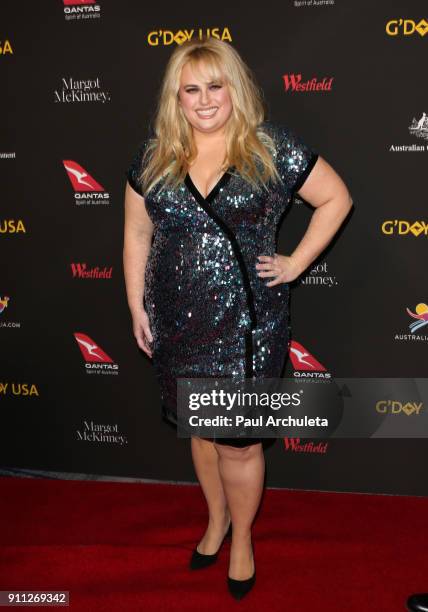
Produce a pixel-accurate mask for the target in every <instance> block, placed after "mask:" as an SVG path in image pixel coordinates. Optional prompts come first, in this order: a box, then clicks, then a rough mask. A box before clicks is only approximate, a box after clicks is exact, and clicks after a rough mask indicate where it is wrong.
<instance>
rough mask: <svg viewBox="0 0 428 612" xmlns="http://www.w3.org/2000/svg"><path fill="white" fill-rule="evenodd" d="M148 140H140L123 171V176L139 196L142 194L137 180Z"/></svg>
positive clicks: (141, 168)
mask: <svg viewBox="0 0 428 612" xmlns="http://www.w3.org/2000/svg"><path fill="white" fill-rule="evenodd" d="M147 144H148V140H143V141H142V142H140V144H139V146H138V149H137V151H136V152H135V154H134V156H133V157H132V159H131V162H130V164H129V166H128V168H127V170H126V171H125V176H126V178H127V180H128V183H129V184H130V185H131V187H132V189H133V190H134V191H136V192H137V193H138V194H139V195H140V196H143V195H144V194H143V190H142V187H141V183H140V180H139V176H140V174H141V172H142V170H143V155H144V153H145V151H146V148H147Z"/></svg>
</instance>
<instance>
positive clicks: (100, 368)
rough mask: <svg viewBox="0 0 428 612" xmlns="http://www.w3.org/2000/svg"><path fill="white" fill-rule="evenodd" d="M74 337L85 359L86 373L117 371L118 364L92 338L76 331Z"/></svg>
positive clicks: (113, 372) (111, 372) (116, 372)
mask: <svg viewBox="0 0 428 612" xmlns="http://www.w3.org/2000/svg"><path fill="white" fill-rule="evenodd" d="M74 337H75V339H76V342H77V344H78V345H79V348H80V351H81V353H82V356H83V359H84V360H85V369H86V373H87V374H118V373H119V366H118V364H117V363H114V362H113V359H112V358H111V357H109V356H108V355H107V353H106V352H104V351H103V349H102V348H101V347H99V346H98V344H97V343H96V342H94V341H93V340H92V338H90V337H89V336H87V335H86V334H82V333H80V332H76V333H75V334H74Z"/></svg>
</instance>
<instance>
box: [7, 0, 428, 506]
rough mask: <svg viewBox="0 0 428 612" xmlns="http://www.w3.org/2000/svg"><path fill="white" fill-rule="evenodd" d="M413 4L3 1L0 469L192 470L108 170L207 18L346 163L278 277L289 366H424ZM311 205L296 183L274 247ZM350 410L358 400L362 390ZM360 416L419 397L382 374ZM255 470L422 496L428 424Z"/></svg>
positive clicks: (403, 374)
mask: <svg viewBox="0 0 428 612" xmlns="http://www.w3.org/2000/svg"><path fill="white" fill-rule="evenodd" d="M427 31H428V13H427V11H426V5H425V3H423V2H417V1H413V2H411V3H408V2H404V0H402V1H400V2H399V1H389V0H388V1H386V0H383V1H381V2H377V3H372V2H368V1H366V2H364V1H360V0H286V1H285V2H282V3H278V2H273V1H271V0H268V1H266V2H263V4H255V5H253V6H251V5H248V6H247V5H246V6H245V7H244V6H243V5H242V4H239V3H237V4H233V3H232V4H231V3H230V2H222V1H221V0H220V1H219V2H217V3H215V6H212V7H211V6H209V5H208V4H206V3H205V4H201V3H200V2H194V1H190V2H185V3H176V2H160V3H152V4H150V3H149V4H144V3H141V2H137V1H136V0H135V1H132V0H121V1H120V2H118V1H114V0H100V1H99V2H96V1H95V0H80V1H78V0H52V1H51V2H29V1H28V2H21V3H7V4H6V5H5V6H3V7H2V20H1V23H0V75H1V77H0V78H1V95H0V108H1V117H0V127H1V129H0V202H1V206H0V248H1V261H2V265H1V275H0V343H1V372H0V409H1V423H2V442H1V445H0V465H1V466H2V467H3V468H16V469H18V468H19V469H22V470H27V469H40V470H54V471H57V472H64V473H65V472H72V473H84V474H93V475H111V476H131V477H132V476H134V477H141V478H148V479H160V480H174V481H193V482H194V481H196V477H195V473H194V469H193V465H192V461H191V454H190V444H189V440H188V439H183V438H178V437H177V435H176V431H175V430H174V429H173V428H172V427H171V426H170V425H168V423H166V422H165V421H163V420H162V419H161V416H160V414H161V413H160V395H159V389H158V386H157V381H156V378H155V374H154V371H153V368H152V365H151V362H150V359H149V358H148V357H147V356H146V355H145V354H144V353H143V352H142V351H141V350H140V349H138V347H137V344H136V342H135V339H134V336H133V333H132V321H131V316H130V313H129V310H128V305H127V300H126V293H125V283H124V276H123V265H122V249H123V223H124V190H125V181H126V178H125V172H126V169H127V168H128V165H129V163H130V161H131V159H132V157H133V155H134V153H135V151H136V149H137V147H138V145H139V143H140V142H141V140H142V139H143V138H145V137H146V136H147V134H148V133H149V130H150V125H151V121H152V119H153V115H154V111H155V105H156V97H157V94H158V90H159V86H160V83H161V80H162V76H163V71H164V68H165V65H166V62H167V61H168V58H169V56H170V54H171V52H172V50H173V49H174V48H175V46H176V45H180V44H182V43H183V41H185V40H187V39H189V38H198V37H200V36H202V35H203V34H208V35H210V36H213V37H216V38H220V39H222V40H225V41H227V42H229V43H230V44H232V45H234V46H235V47H236V49H237V50H238V51H239V53H240V54H241V55H242V57H243V59H244V60H245V61H246V62H247V63H248V65H249V66H250V67H251V69H252V70H253V71H254V73H255V75H256V78H257V80H258V82H259V84H260V86H261V88H262V89H263V91H264V94H265V99H266V105H267V118H268V119H270V120H272V121H278V122H280V123H282V124H285V125H288V126H289V127H290V128H291V129H293V130H294V131H295V132H297V133H298V134H299V135H300V136H301V137H302V138H303V140H304V141H305V142H307V143H308V144H309V145H311V146H312V147H313V148H314V149H315V150H317V151H318V152H319V153H320V154H321V155H322V156H323V157H324V158H325V159H326V160H327V161H328V162H329V163H330V164H331V165H332V166H333V167H334V168H335V169H336V170H337V172H338V173H339V174H340V175H341V176H342V178H343V179H344V181H345V182H346V184H347V185H348V187H349V189H350V192H351V194H352V197H353V200H354V205H355V207H354V210H353V211H352V213H351V214H350V215H349V217H348V218H347V220H346V223H344V225H343V226H342V228H341V230H340V231H339V233H338V234H337V236H336V237H335V239H334V240H333V241H332V243H331V244H330V245H329V247H328V248H327V249H326V250H325V252H324V253H322V255H321V256H320V257H319V258H318V259H317V261H316V262H314V264H313V265H312V266H311V267H310V268H309V269H307V270H306V272H305V273H304V274H303V275H302V276H301V277H300V278H299V280H298V281H297V282H295V283H293V285H292V294H291V325H292V345H291V347H290V353H289V357H288V359H287V364H286V368H285V371H284V376H287V377H296V378H300V379H301V380H302V383H303V382H304V383H305V384H306V385H309V384H319V383H320V381H321V382H322V381H325V380H330V379H335V378H338V379H339V378H341V377H342V378H345V377H348V378H358V377H361V378H403V379H412V378H424V377H426V374H427V347H428V344H427V341H428V333H427V332H428V327H427V325H428V306H427V304H428V293H427V266H426V261H427V232H428V225H427V207H428V203H427V197H426V191H425V188H424V187H425V178H424V177H425V176H426V175H425V172H426V164H427V159H428V157H427V147H428V118H427V113H428V106H427V98H426V88H425V78H424V73H423V66H424V63H423V58H424V57H425V55H426V49H427V44H428V36H427V35H426V34H427ZM311 214H312V208H311V207H310V206H309V205H308V204H307V203H306V202H304V201H302V200H301V199H299V198H298V197H296V198H295V199H294V201H293V204H292V206H291V208H290V211H289V213H288V214H287V216H286V218H285V220H284V222H283V223H282V225H281V230H280V233H279V245H278V251H279V252H280V253H283V254H287V253H290V252H291V250H292V249H293V248H294V247H295V245H296V244H297V243H298V241H299V240H300V238H301V236H302V235H303V233H304V231H305V228H306V227H307V225H308V223H309V221H310V218H311ZM365 408H366V409H367V406H366V407H365ZM369 408H370V409H371V410H373V413H374V414H376V413H379V414H388V415H390V416H391V418H392V417H393V418H394V419H397V421H396V422H397V424H400V423H402V424H403V431H404V430H405V427H404V425H405V424H406V423H408V422H409V420H410V421H411V422H412V423H413V424H415V423H416V430H417V424H418V419H421V418H422V417H423V415H424V414H425V411H427V410H428V406H427V405H425V404H424V402H423V401H420V400H419V399H418V398H417V397H416V396H415V395H413V394H412V392H411V391H409V393H408V396H407V397H405V398H403V397H402V396H399V394H397V395H395V394H394V392H393V391H391V390H388V387H385V388H384V391H383V393H382V394H380V395H379V397H378V401H376V402H374V403H373V405H372V406H370V407H369ZM265 455H266V462H267V482H266V484H267V485H268V486H277V487H290V488H297V489H311V490H329V491H362V492H379V493H396V494H415V495H428V481H427V479H426V474H425V472H426V468H425V466H426V461H427V458H428V442H427V440H426V439H425V438H424V437H423V436H415V437H399V436H398V437H394V438H374V437H371V438H370V437H367V436H366V437H350V438H328V439H320V438H318V439H310V438H298V437H289V438H287V437H285V438H278V439H276V440H271V441H269V444H267V445H266V450H265Z"/></svg>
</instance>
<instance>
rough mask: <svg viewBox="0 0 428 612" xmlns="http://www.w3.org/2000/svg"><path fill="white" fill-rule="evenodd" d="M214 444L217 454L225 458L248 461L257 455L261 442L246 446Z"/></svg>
mask: <svg viewBox="0 0 428 612" xmlns="http://www.w3.org/2000/svg"><path fill="white" fill-rule="evenodd" d="M214 446H215V448H216V450H217V452H218V454H219V455H220V456H221V457H223V458H226V459H233V460H236V461H248V460H249V459H252V458H254V457H256V456H258V455H259V453H260V450H261V444H260V443H259V444H249V445H248V446H229V445H228V444H216V443H215V442H214Z"/></svg>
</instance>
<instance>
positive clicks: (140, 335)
mask: <svg viewBox="0 0 428 612" xmlns="http://www.w3.org/2000/svg"><path fill="white" fill-rule="evenodd" d="M132 326H133V330H134V336H135V339H136V340H137V344H138V346H139V347H140V349H142V350H143V351H144V352H145V353H146V355H148V357H150V358H152V355H153V353H152V349H151V346H150V344H151V343H152V342H153V336H152V332H151V331H150V324H149V317H148V316H147V312H146V311H145V309H144V308H141V309H140V310H137V311H134V312H133V313H132Z"/></svg>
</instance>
